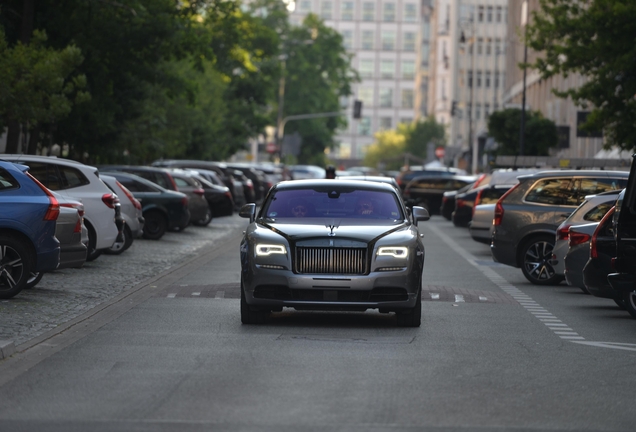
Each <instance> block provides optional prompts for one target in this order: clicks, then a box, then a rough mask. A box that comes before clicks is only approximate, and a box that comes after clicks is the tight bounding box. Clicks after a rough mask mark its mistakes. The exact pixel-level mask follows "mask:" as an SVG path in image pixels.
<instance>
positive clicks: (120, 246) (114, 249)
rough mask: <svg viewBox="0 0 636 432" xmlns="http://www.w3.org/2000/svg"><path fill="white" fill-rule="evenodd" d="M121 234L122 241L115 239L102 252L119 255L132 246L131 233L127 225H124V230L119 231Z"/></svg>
mask: <svg viewBox="0 0 636 432" xmlns="http://www.w3.org/2000/svg"><path fill="white" fill-rule="evenodd" d="M121 235H122V241H115V243H113V245H112V246H111V247H110V248H108V249H105V250H104V253H106V254H107V255H119V254H120V253H122V252H124V251H125V250H126V249H128V248H129V247H130V246H132V244H133V235H132V231H131V230H130V228H129V227H128V225H124V230H123V231H122V232H121Z"/></svg>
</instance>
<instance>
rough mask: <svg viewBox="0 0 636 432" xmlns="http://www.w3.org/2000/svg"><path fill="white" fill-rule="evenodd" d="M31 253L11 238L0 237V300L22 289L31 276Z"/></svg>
mask: <svg viewBox="0 0 636 432" xmlns="http://www.w3.org/2000/svg"><path fill="white" fill-rule="evenodd" d="M32 265H33V264H32V257H31V252H30V251H29V249H28V248H27V247H26V246H25V244H24V242H23V241H20V240H18V239H16V238H14V237H12V236H4V235H3V236H0V298H2V299H9V298H11V297H14V296H15V295H17V294H18V293H19V292H20V291H22V290H23V289H24V287H25V286H26V284H27V281H28V280H29V277H30V276H31V266H32Z"/></svg>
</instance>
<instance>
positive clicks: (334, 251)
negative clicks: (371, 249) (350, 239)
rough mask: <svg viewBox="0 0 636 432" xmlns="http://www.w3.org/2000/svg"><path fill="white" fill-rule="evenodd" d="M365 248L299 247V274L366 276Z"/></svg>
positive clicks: (297, 265)
mask: <svg viewBox="0 0 636 432" xmlns="http://www.w3.org/2000/svg"><path fill="white" fill-rule="evenodd" d="M366 255H367V250H366V249H365V248H332V247H297V248H296V260H295V261H296V262H295V268H296V272H297V273H319V274H364V272H365V268H366Z"/></svg>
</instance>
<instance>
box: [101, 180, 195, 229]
mask: <svg viewBox="0 0 636 432" xmlns="http://www.w3.org/2000/svg"><path fill="white" fill-rule="evenodd" d="M103 174H106V175H109V176H112V177H115V178H116V179H117V181H119V182H120V183H121V184H122V185H124V186H125V187H126V189H128V190H129V191H130V192H132V193H133V195H134V197H135V198H137V199H138V200H139V201H140V202H141V206H142V212H143V217H144V227H143V231H144V233H143V237H144V238H145V239H149V240H159V239H160V238H161V237H163V235H164V234H165V233H166V231H167V230H168V229H179V228H181V227H185V226H188V223H189V222H190V211H189V210H188V197H187V196H186V194H184V193H181V192H176V191H172V190H168V189H164V188H162V187H161V186H159V185H158V184H156V183H153V182H151V181H150V180H146V179H145V178H143V177H139V176H137V175H135V174H130V173H125V172H104V173H103Z"/></svg>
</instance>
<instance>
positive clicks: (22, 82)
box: [0, 29, 90, 151]
mask: <svg viewBox="0 0 636 432" xmlns="http://www.w3.org/2000/svg"><path fill="white" fill-rule="evenodd" d="M46 40H47V38H46V34H45V33H44V32H41V31H36V32H35V35H34V37H33V39H32V41H31V43H30V44H22V43H21V42H18V43H17V44H16V45H15V46H13V47H12V48H10V47H9V45H8V43H7V41H6V38H5V36H4V32H2V31H1V29H0V130H2V129H3V128H4V127H5V126H7V125H8V124H9V123H10V122H11V121H14V122H16V123H17V124H20V125H24V127H26V128H28V129H29V130H30V131H34V130H36V129H37V128H45V126H47V125H52V124H54V123H55V122H57V121H58V120H60V119H63V118H64V117H66V116H67V115H68V114H69V113H70V112H71V108H72V107H73V105H74V104H76V103H81V102H85V101H87V100H88V99H90V96H89V94H88V93H87V92H85V91H84V90H83V89H84V88H85V86H86V77H85V76H84V75H79V74H76V73H75V72H76V70H77V67H78V66H79V65H80V64H81V63H82V60H83V57H82V54H81V52H80V50H79V49H78V48H77V47H76V46H73V45H69V46H67V47H65V48H63V49H60V50H55V49H53V48H50V47H47V46H46ZM9 150H10V151H11V150H13V151H15V149H9Z"/></svg>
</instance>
